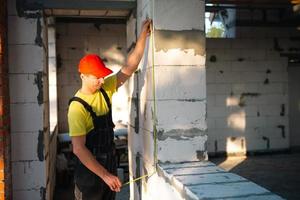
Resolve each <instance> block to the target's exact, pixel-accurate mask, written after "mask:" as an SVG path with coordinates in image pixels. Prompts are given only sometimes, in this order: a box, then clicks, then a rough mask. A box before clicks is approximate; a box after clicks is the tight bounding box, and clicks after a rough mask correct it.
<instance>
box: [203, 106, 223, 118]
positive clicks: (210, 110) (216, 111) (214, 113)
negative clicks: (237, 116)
mask: <svg viewBox="0 0 300 200" xmlns="http://www.w3.org/2000/svg"><path fill="white" fill-rule="evenodd" d="M226 116H227V109H226V108H225V107H224V106H214V107H207V117H210V118H213V117H226Z"/></svg>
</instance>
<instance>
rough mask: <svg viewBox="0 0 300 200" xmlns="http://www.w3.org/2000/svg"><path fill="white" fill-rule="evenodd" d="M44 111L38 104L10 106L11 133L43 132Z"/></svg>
mask: <svg viewBox="0 0 300 200" xmlns="http://www.w3.org/2000/svg"><path fill="white" fill-rule="evenodd" d="M43 109H44V107H43V106H41V105H38V104H37V103H33V104H29V103H22V104H10V116H11V131H12V132H35V131H37V130H43V117H42V116H43Z"/></svg>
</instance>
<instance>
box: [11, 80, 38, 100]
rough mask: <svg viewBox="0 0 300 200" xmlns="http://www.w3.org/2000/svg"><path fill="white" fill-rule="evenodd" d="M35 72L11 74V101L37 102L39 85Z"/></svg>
mask: <svg viewBox="0 0 300 200" xmlns="http://www.w3.org/2000/svg"><path fill="white" fill-rule="evenodd" d="M35 79H36V76H35V75H34V74H11V75H10V76H9V86H10V87H9V89H10V91H9V92H10V102H11V103H26V102H27V103H29V102H30V103H33V102H35V103H37V102H38V99H37V97H38V93H39V90H38V86H37V84H36V83H35Z"/></svg>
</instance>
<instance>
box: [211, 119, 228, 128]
mask: <svg viewBox="0 0 300 200" xmlns="http://www.w3.org/2000/svg"><path fill="white" fill-rule="evenodd" d="M214 119H215V124H216V126H215V127H214V128H228V122H227V117H217V118H214ZM208 128H209V127H208Z"/></svg>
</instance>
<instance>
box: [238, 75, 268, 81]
mask: <svg viewBox="0 0 300 200" xmlns="http://www.w3.org/2000/svg"><path fill="white" fill-rule="evenodd" d="M240 76H241V77H243V78H241V79H242V80H243V82H246V83H252V82H259V83H263V82H264V80H265V79H266V77H267V76H266V73H263V72H240Z"/></svg>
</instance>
